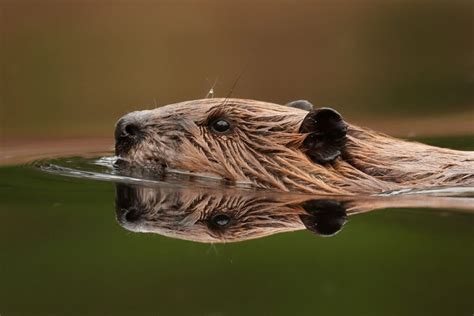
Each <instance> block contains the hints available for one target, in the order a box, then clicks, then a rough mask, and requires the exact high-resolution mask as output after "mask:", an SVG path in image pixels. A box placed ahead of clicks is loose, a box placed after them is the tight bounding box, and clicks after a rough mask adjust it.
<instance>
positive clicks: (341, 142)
mask: <svg viewBox="0 0 474 316" xmlns="http://www.w3.org/2000/svg"><path fill="white" fill-rule="evenodd" d="M308 110H309V112H308ZM115 138H116V145H115V150H116V155H117V156H119V157H120V158H121V159H120V161H122V162H126V164H127V163H128V164H129V165H131V166H134V167H136V166H140V167H144V168H146V169H148V170H151V171H153V172H155V171H156V172H158V173H161V174H162V173H163V172H164V171H168V172H174V171H179V172H183V171H184V172H186V173H189V174H193V175H199V176H212V177H218V178H219V179H222V180H224V181H226V182H230V183H243V184H247V185H251V186H254V187H259V188H266V189H277V190H281V191H300V192H310V193H317V194H360V193H374V192H382V191H386V190H392V189H399V188H400V187H406V186H416V185H441V184H452V183H456V184H457V183H459V181H461V180H466V179H467V178H469V179H471V180H472V179H473V177H472V171H469V170H472V168H471V167H472V166H473V165H472V162H473V160H472V159H471V158H472V153H471V154H468V155H469V157H467V159H465V158H466V156H465V155H464V156H462V155H460V152H456V151H449V150H441V149H439V150H438V149H435V148H434V147H430V146H426V145H422V144H416V143H409V142H405V141H401V140H397V139H394V138H391V137H388V136H385V135H382V134H379V133H375V132H372V131H370V130H366V129H362V128H359V127H356V126H353V125H349V124H347V123H345V122H344V121H343V120H342V117H341V115H340V114H339V113H337V112H336V111H335V110H332V109H329V108H320V109H311V104H309V103H308V102H301V101H300V102H296V103H295V102H293V103H291V104H290V106H282V105H277V104H272V103H266V102H259V101H253V100H242V99H203V100H196V101H188V102H182V103H177V104H172V105H167V106H163V107H160V108H157V109H154V110H147V111H138V112H132V113H130V114H127V115H125V116H124V117H122V118H121V119H120V120H119V121H118V123H117V125H116V131H115ZM438 154H439V155H438ZM460 157H461V158H462V159H460ZM422 160H423V161H422ZM461 160H462V161H461ZM457 161H458V162H460V163H461V164H463V163H464V164H465V163H466V162H467V163H468V164H469V165H462V166H461V165H459V164H458V163H457ZM438 170H439V172H441V173H437V172H438ZM453 170H454V172H453ZM440 174H441V175H442V176H440Z"/></svg>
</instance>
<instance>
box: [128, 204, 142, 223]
mask: <svg viewBox="0 0 474 316" xmlns="http://www.w3.org/2000/svg"><path fill="white" fill-rule="evenodd" d="M140 216H141V212H140V211H139V210H138V209H136V208H134V207H132V208H130V209H128V210H127V212H126V213H125V220H126V221H127V222H129V223H133V222H136V221H137V220H139V219H140Z"/></svg>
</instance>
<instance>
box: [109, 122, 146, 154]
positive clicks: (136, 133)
mask: <svg viewBox="0 0 474 316" xmlns="http://www.w3.org/2000/svg"><path fill="white" fill-rule="evenodd" d="M143 135H144V133H143V124H142V120H141V119H140V116H138V115H137V114H136V113H130V114H127V115H125V116H123V117H122V118H121V119H119V120H118V122H117V124H116V126H115V153H116V154H117V155H121V154H125V153H127V152H128V151H129V150H130V149H131V148H132V147H133V146H134V145H135V144H137V143H138V142H139V141H140V140H141V138H142V136H143Z"/></svg>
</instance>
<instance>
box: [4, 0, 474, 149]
mask: <svg viewBox="0 0 474 316" xmlns="http://www.w3.org/2000/svg"><path fill="white" fill-rule="evenodd" d="M0 14H1V19H0V23H1V24H0V31H1V50H0V60H1V77H0V78H1V85H0V89H1V93H0V96H1V114H0V115H1V118H0V120H1V121H0V124H1V137H2V141H3V142H6V141H7V142H11V141H14V140H24V139H43V140H44V139H57V138H71V137H92V136H94V137H110V138H111V137H112V134H113V127H114V123H115V121H116V120H117V118H118V117H120V116H121V115H122V114H124V113H125V112H128V111H131V110H135V109H143V108H150V107H154V103H155V101H156V103H157V104H158V105H164V104H168V103H174V102H179V101H184V100H189V99H197V98H202V97H204V96H205V95H206V93H207V91H208V90H209V88H210V85H212V83H213V82H214V81H215V80H216V78H218V83H217V86H216V94H217V96H226V95H227V93H228V91H229V89H230V87H231V86H232V83H233V81H234V80H235V78H236V77H237V76H238V75H239V74H240V73H241V72H243V74H242V77H241V79H240V81H239V82H238V85H237V87H236V89H235V91H234V93H233V96H235V97H243V98H251V99H259V100H265V101H272V102H276V103H286V102H288V101H291V100H294V99H302V98H304V99H308V100H310V101H312V102H313V103H314V104H316V105H324V106H332V107H335V108H336V109H338V110H340V111H341V112H342V113H343V115H344V116H345V117H346V118H347V119H348V120H349V121H351V122H356V123H360V124H364V125H368V126H370V127H373V128H377V129H381V130H383V131H386V132H389V133H392V134H396V135H399V136H408V135H431V134H437V135H439V134H443V135H444V134H469V133H474V127H473V121H474V2H473V1H456V0H455V1H420V0H414V1H376V0H366V1H349V0H339V1H290V0H287V1H217V0H216V1H153V0H150V1H73V0H64V1H21V0H2V2H1V13H0Z"/></svg>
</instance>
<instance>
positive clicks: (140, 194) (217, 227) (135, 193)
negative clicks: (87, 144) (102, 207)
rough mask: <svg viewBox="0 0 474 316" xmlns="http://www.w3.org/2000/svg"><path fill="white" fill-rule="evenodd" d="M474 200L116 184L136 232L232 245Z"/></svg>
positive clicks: (325, 232) (460, 207)
mask: <svg viewBox="0 0 474 316" xmlns="http://www.w3.org/2000/svg"><path fill="white" fill-rule="evenodd" d="M471 200H472V198H469V197H449V196H448V197H445V196H430V195H425V196H424V197H423V199H420V198H419V196H410V195H399V196H388V197H367V196H351V197H347V196H335V197H330V196H327V195H326V196H312V195H308V194H301V193H283V194H281V193H276V192H263V193H262V192H248V191H246V190H238V189H231V188H210V187H207V188H205V187H198V188H196V187H189V186H188V187H184V186H183V187H176V186H171V185H169V186H164V185H159V186H156V185H148V186H145V185H138V184H134V185H131V184H126V183H118V184H117V185H116V200H115V205H116V216H117V220H118V222H119V224H120V225H121V226H122V227H124V228H125V229H127V230H130V231H133V232H142V233H143V232H144V233H155V234H160V235H164V236H167V237H172V238H178V239H184V240H192V241H198V242H209V243H224V242H225V243H228V242H237V241H244V240H249V239H255V238H261V237H265V236H270V235H273V234H277V233H283V232H291V231H297V230H304V229H306V230H308V231H309V232H312V233H314V234H316V235H318V236H323V237H328V236H334V235H336V234H337V233H338V232H340V231H341V229H342V228H343V227H344V225H345V224H346V222H347V221H348V218H349V217H351V218H352V216H353V215H357V214H360V213H366V212H370V211H375V210H378V209H384V208H393V207H434V208H438V209H439V208H450V209H457V211H465V212H473V209H472V201H471Z"/></svg>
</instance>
